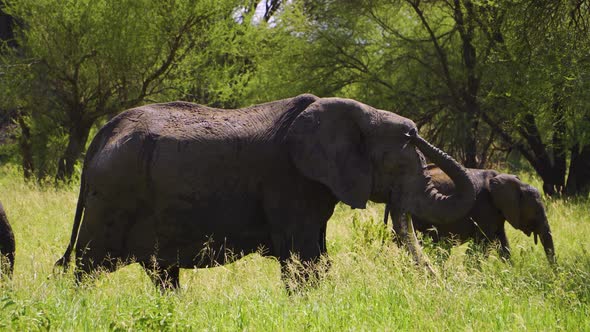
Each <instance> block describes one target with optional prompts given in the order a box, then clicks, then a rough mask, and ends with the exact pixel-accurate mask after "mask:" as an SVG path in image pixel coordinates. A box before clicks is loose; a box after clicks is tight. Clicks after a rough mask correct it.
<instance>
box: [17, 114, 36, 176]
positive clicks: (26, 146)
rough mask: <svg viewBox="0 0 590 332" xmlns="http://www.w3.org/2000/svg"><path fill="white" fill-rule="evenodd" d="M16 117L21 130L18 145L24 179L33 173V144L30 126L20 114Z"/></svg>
mask: <svg viewBox="0 0 590 332" xmlns="http://www.w3.org/2000/svg"><path fill="white" fill-rule="evenodd" d="M17 118H18V125H19V126H20V131H21V136H20V138H19V142H18V146H19V148H20V153H21V157H22V158H23V176H24V177H25V179H26V180H30V179H31V178H32V177H33V175H34V174H35V173H34V172H35V168H34V166H33V165H34V164H33V144H32V143H31V127H30V126H29V124H28V123H27V122H26V121H25V119H24V118H23V116H22V114H18V115H17Z"/></svg>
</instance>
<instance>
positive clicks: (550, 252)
mask: <svg viewBox="0 0 590 332" xmlns="http://www.w3.org/2000/svg"><path fill="white" fill-rule="evenodd" d="M537 234H538V235H539V238H540V239H541V244H542V245H543V249H545V255H546V256H547V260H548V261H549V264H551V265H554V264H556V263H557V260H556V258H555V247H554V246H553V236H552V235H551V228H549V224H548V223H545V224H544V225H541V226H540V227H539V229H537V230H535V236H536V235H537Z"/></svg>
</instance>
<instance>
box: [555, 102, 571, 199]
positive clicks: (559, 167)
mask: <svg viewBox="0 0 590 332" xmlns="http://www.w3.org/2000/svg"><path fill="white" fill-rule="evenodd" d="M551 109H552V111H553V126H554V130H553V137H552V145H551V149H552V156H553V165H552V166H553V167H552V168H553V172H552V173H554V178H553V183H552V185H553V186H554V190H555V192H556V193H563V191H564V188H565V172H566V171H567V166H566V164H567V162H566V154H567V150H566V147H565V135H566V123H565V114H564V113H565V110H564V109H563V106H562V103H561V97H560V95H559V93H554V94H553V105H552V107H551Z"/></svg>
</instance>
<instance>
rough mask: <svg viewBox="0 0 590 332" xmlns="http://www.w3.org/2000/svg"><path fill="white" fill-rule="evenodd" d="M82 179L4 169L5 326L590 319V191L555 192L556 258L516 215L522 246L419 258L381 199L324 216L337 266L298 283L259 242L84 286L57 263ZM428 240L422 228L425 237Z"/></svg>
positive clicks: (353, 325) (453, 326)
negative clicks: (153, 272) (222, 261)
mask: <svg viewBox="0 0 590 332" xmlns="http://www.w3.org/2000/svg"><path fill="white" fill-rule="evenodd" d="M77 190H78V189H77V188H76V186H75V185H72V186H63V187H61V188H59V189H55V188H52V187H46V186H38V185H34V184H26V183H24V182H23V181H22V180H20V178H19V175H18V174H17V173H15V172H12V171H11V170H6V169H0V200H2V202H3V204H4V207H5V208H6V211H7V213H8V216H9V218H10V221H11V223H12V226H13V229H14V232H15V236H16V240H17V257H16V259H17V261H16V266H15V274H14V278H13V280H11V281H3V282H2V284H1V285H0V308H1V309H2V310H0V329H7V330H39V329H56V330H222V331H236V330H269V331H299V330H311V331H325V330H371V331H374V330H483V331H491V330H496V331H506V330H514V331H521V330H557V329H563V330H572V331H581V330H588V329H590V323H589V319H588V318H587V317H588V314H589V302H590V255H589V251H590V243H589V242H588V241H587V239H588V238H589V236H590V217H589V215H588V206H589V204H588V203H589V202H588V200H584V199H548V200H546V206H547V213H548V217H549V222H550V223H551V228H552V231H553V235H554V240H555V247H556V252H557V259H558V266H557V267H556V268H555V269H552V268H551V267H550V266H549V264H548V263H547V259H546V257H545V254H544V253H543V249H542V246H541V245H540V244H539V245H537V246H535V245H534V243H533V239H532V237H526V236H525V235H524V234H522V233H521V232H519V231H516V230H514V229H512V228H511V227H510V226H508V225H507V228H508V237H509V239H510V242H511V246H512V250H513V255H512V256H513V257H512V262H511V263H506V262H503V261H502V260H501V259H500V258H499V257H498V256H497V254H496V253H495V252H493V251H492V252H490V254H489V256H488V257H487V258H486V257H483V256H481V257H475V258H473V257H470V256H469V255H468V253H467V245H462V246H459V247H456V248H453V249H452V250H451V254H450V256H449V257H448V258H446V259H444V260H441V261H436V260H435V259H434V258H435V255H436V253H437V250H438V249H437V248H436V247H428V248H427V249H426V250H425V252H426V254H427V255H429V257H430V259H431V261H433V264H434V266H435V269H436V270H437V271H438V273H439V275H440V277H439V278H433V277H431V276H429V275H428V274H427V273H426V272H425V271H423V270H422V269H420V268H417V267H416V266H415V265H414V263H413V262H412V259H411V257H410V256H409V255H408V254H407V252H406V251H405V250H403V249H400V248H398V247H397V246H396V245H395V244H394V243H393V242H392V241H391V234H390V233H389V231H388V230H386V229H385V228H384V226H383V219H382V218H383V206H382V205H378V204H369V205H368V207H367V209H366V210H352V209H350V208H349V207H347V206H345V205H338V206H337V207H336V209H335V213H334V216H333V217H332V219H331V220H330V222H329V223H328V252H329V254H330V255H329V258H330V262H331V268H330V270H329V271H328V272H327V274H326V275H325V276H324V277H323V279H322V280H321V282H319V283H315V284H313V285H309V286H308V287H306V288H305V289H304V290H303V291H301V292H297V293H295V294H292V295H289V294H288V292H287V291H286V289H285V287H284V285H283V282H282V280H281V273H280V267H279V263H278V262H277V261H276V260H274V259H269V258H263V257H262V256H260V255H258V254H254V255H249V256H247V257H246V258H243V259H241V260H238V261H236V262H234V263H232V264H228V265H225V266H220V267H213V268H209V269H184V270H181V275H180V279H181V288H180V289H179V290H177V291H174V292H169V293H164V294H162V293H161V292H160V291H159V290H158V289H157V288H156V287H154V285H153V284H152V282H151V280H150V278H149V277H148V275H147V274H146V273H145V272H144V270H143V269H142V268H141V267H140V266H139V265H138V264H133V265H129V266H126V267H124V268H121V269H119V270H118V271H117V272H114V273H109V274H103V275H99V276H98V277H97V278H95V279H93V280H89V281H87V282H84V283H83V284H82V285H76V283H75V282H74V278H73V274H72V272H71V271H69V272H68V273H66V274H59V273H58V274H54V271H53V264H54V262H55V261H56V260H57V259H58V258H59V257H60V256H61V254H62V253H63V250H64V249H65V247H66V245H67V242H68V240H69V236H70V232H71V226H72V220H73V214H74V210H75V205H76V201H77V195H78V193H77ZM425 241H426V242H427V240H425Z"/></svg>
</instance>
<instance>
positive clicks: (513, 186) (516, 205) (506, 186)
mask: <svg viewBox="0 0 590 332" xmlns="http://www.w3.org/2000/svg"><path fill="white" fill-rule="evenodd" d="M489 181H490V182H489V183H490V194H491V195H492V201H493V202H494V205H495V206H496V207H497V208H498V209H499V210H500V211H501V212H502V215H504V218H506V220H508V221H509V222H510V224H511V225H513V226H514V227H515V228H518V226H519V225H520V223H521V220H520V219H521V218H520V211H521V198H522V191H521V189H520V185H519V184H520V180H519V179H518V177H516V175H512V174H498V175H496V176H494V177H493V178H491V179H490V180H489Z"/></svg>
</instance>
